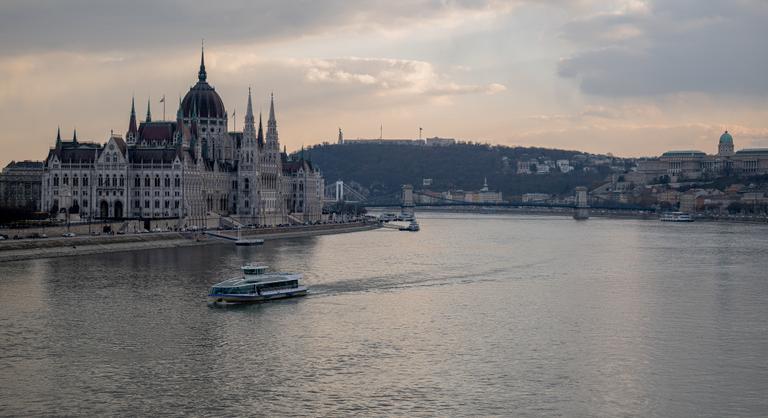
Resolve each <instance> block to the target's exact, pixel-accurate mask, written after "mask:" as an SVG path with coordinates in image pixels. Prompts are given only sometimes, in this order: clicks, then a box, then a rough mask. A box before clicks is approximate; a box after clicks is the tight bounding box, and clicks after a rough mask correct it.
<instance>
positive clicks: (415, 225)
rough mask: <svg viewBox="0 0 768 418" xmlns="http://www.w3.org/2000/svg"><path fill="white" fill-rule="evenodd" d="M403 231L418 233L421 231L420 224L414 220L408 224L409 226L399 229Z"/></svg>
mask: <svg viewBox="0 0 768 418" xmlns="http://www.w3.org/2000/svg"><path fill="white" fill-rule="evenodd" d="M399 229H400V230H401V231H411V232H416V231H418V230H419V223H418V222H416V219H414V220H412V221H411V223H409V224H408V226H401V227H400V228H399Z"/></svg>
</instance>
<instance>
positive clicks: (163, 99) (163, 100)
mask: <svg viewBox="0 0 768 418" xmlns="http://www.w3.org/2000/svg"><path fill="white" fill-rule="evenodd" d="M160 103H165V95H163V98H162V99H160Z"/></svg>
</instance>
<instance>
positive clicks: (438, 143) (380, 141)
mask: <svg viewBox="0 0 768 418" xmlns="http://www.w3.org/2000/svg"><path fill="white" fill-rule="evenodd" d="M336 143H337V144H338V145H356V144H377V145H415V146H430V147H444V146H450V145H455V144H456V140H455V139H454V138H440V137H434V138H427V139H398V138H357V139H345V138H344V133H343V132H342V130H341V128H339V139H338V141H337V142H336Z"/></svg>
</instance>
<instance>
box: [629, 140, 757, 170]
mask: <svg viewBox="0 0 768 418" xmlns="http://www.w3.org/2000/svg"><path fill="white" fill-rule="evenodd" d="M717 150H718V152H717V154H716V155H707V154H706V153H704V152H702V151H697V150H685V151H667V152H665V153H663V154H662V155H661V156H660V157H658V158H651V159H643V160H639V161H638V163H637V173H638V174H640V175H641V176H642V178H643V179H644V180H645V181H646V182H647V181H651V180H652V179H656V178H659V177H662V176H668V177H669V178H670V180H674V181H679V180H684V179H687V180H697V179H701V178H714V177H719V176H722V175H728V174H736V175H760V174H768V148H751V149H750V148H747V149H742V150H739V151H735V152H734V143H733V137H732V136H731V134H730V133H728V131H725V132H724V133H723V134H722V135H721V136H720V140H719V142H718V147H717Z"/></svg>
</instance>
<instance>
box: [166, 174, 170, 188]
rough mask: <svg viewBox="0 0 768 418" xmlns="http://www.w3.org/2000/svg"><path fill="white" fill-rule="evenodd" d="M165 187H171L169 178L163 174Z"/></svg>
mask: <svg viewBox="0 0 768 418" xmlns="http://www.w3.org/2000/svg"><path fill="white" fill-rule="evenodd" d="M165 187H171V178H170V177H168V176H165Z"/></svg>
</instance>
